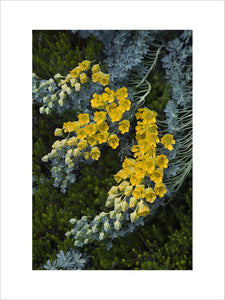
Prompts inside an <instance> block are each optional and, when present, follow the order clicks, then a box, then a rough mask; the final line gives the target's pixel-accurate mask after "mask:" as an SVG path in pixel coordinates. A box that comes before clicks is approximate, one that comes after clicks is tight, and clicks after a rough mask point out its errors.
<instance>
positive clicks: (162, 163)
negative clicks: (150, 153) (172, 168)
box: [155, 154, 169, 169]
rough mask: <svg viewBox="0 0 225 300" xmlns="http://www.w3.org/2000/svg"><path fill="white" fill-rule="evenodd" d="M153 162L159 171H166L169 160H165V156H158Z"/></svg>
mask: <svg viewBox="0 0 225 300" xmlns="http://www.w3.org/2000/svg"><path fill="white" fill-rule="evenodd" d="M155 161H156V164H157V166H159V167H160V168H161V169H163V168H165V169H166V168H167V167H168V162H169V160H168V159H167V157H166V155H164V154H161V155H158V156H157V157H156V158H155Z"/></svg>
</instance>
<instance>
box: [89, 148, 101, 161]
mask: <svg viewBox="0 0 225 300" xmlns="http://www.w3.org/2000/svg"><path fill="white" fill-rule="evenodd" d="M90 155H91V158H92V159H95V160H98V159H99V157H100V151H99V149H98V147H94V148H92V149H91V153H90Z"/></svg>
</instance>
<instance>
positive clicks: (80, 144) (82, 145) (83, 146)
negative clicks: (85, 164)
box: [77, 140, 87, 150]
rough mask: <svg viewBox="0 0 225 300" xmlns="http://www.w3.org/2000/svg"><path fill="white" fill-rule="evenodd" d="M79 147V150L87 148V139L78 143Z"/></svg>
mask: <svg viewBox="0 0 225 300" xmlns="http://www.w3.org/2000/svg"><path fill="white" fill-rule="evenodd" d="M77 147H78V149H79V150H83V149H85V148H86V147H87V140H83V141H80V142H79V143H78V144H77Z"/></svg>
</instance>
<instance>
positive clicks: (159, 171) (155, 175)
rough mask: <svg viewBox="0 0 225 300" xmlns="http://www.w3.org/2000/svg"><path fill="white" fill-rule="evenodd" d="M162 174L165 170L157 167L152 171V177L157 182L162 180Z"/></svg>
mask: <svg viewBox="0 0 225 300" xmlns="http://www.w3.org/2000/svg"><path fill="white" fill-rule="evenodd" d="M162 176H163V170H162V169H156V170H155V171H153V172H152V174H151V176H150V179H151V180H152V181H154V182H155V183H161V182H162Z"/></svg>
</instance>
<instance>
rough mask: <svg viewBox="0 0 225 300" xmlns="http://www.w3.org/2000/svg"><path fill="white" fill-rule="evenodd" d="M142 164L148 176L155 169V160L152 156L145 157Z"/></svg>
mask: <svg viewBox="0 0 225 300" xmlns="http://www.w3.org/2000/svg"><path fill="white" fill-rule="evenodd" d="M142 166H143V169H144V170H145V172H146V174H147V175H148V176H150V175H151V174H152V172H153V171H154V170H155V160H154V159H153V158H146V159H144V160H143V162H142Z"/></svg>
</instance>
